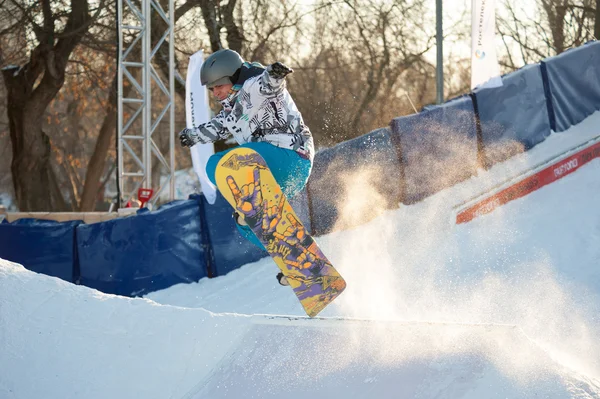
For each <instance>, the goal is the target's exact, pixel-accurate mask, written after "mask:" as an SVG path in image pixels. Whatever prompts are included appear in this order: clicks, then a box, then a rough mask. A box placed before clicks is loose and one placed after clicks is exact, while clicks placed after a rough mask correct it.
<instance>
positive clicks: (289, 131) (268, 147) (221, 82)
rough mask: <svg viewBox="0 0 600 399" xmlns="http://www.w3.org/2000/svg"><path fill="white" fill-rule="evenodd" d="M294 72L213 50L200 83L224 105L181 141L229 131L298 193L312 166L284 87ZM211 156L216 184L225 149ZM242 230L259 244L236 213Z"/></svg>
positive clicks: (209, 168) (286, 188)
mask: <svg viewBox="0 0 600 399" xmlns="http://www.w3.org/2000/svg"><path fill="white" fill-rule="evenodd" d="M292 72H293V69H291V68H289V67H287V66H286V65H284V64H282V63H281V62H275V63H273V64H271V65H269V66H267V67H266V68H265V67H264V66H262V65H261V64H259V63H256V62H253V63H250V62H245V61H244V60H243V59H242V57H241V56H240V55H239V54H238V53H237V52H235V51H233V50H230V49H222V50H218V51H216V52H214V53H213V54H211V55H210V56H209V57H208V58H206V60H205V61H204V63H203V64H202V68H201V69H200V82H201V83H202V85H204V86H206V87H207V88H208V90H210V91H211V92H212V94H213V95H214V96H215V97H216V98H217V99H218V100H219V101H220V102H221V105H222V106H223V109H222V110H221V111H220V112H219V113H218V114H217V115H216V116H215V117H214V118H213V119H211V120H210V121H209V122H207V123H204V124H201V125H199V126H196V127H194V128H192V129H183V130H182V131H181V132H180V133H179V139H180V141H181V145H182V146H184V147H192V146H193V145H195V144H197V143H212V142H215V141H217V140H223V139H226V138H228V137H229V136H233V137H234V139H235V140H236V141H237V142H238V144H239V145H240V146H241V147H248V148H251V149H253V150H254V151H256V152H258V153H259V154H260V155H261V156H262V157H263V158H264V160H265V161H266V163H267V166H268V167H269V169H270V170H271V172H272V173H273V176H274V178H275V180H276V181H277V183H278V184H279V186H280V187H281V189H282V191H283V193H284V194H285V195H286V196H287V197H288V198H291V197H293V196H294V195H296V194H297V193H298V192H300V191H301V190H302V189H303V188H304V186H305V185H306V182H307V181H308V178H309V176H310V172H311V169H312V162H313V158H314V144H313V138H312V134H311V132H310V130H309V129H308V127H307V126H306V125H305V124H304V121H303V119H302V115H301V114H300V111H299V110H298V108H297V107H296V104H295V103H294V100H293V99H292V97H291V95H290V93H289V92H288V90H287V89H286V82H285V77H286V76H287V75H289V74H290V73H292ZM229 151H231V149H229V150H225V151H222V152H218V153H216V154H214V155H213V156H211V157H210V158H209V160H208V162H207V165H206V172H207V175H208V178H209V179H210V180H211V181H212V183H213V184H215V185H216V182H215V170H216V168H217V165H218V163H219V161H220V160H221V159H222V158H223V157H224V156H225V155H226V154H227V153H228V152H229ZM233 217H234V220H235V223H236V226H237V228H238V230H239V231H240V234H241V235H242V236H243V237H245V238H246V239H248V240H249V241H250V242H252V243H253V244H254V245H256V246H258V247H259V248H262V249H264V247H263V245H262V244H261V242H260V241H259V240H258V238H257V237H256V236H255V235H254V233H253V232H252V230H251V229H250V228H249V227H248V225H247V224H246V223H245V221H244V218H243V217H242V216H241V215H240V214H239V213H238V212H234V213H233ZM277 281H279V283H280V284H281V285H289V283H288V281H287V280H286V278H285V276H284V275H283V273H279V274H277Z"/></svg>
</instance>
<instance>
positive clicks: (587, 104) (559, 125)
mask: <svg viewBox="0 0 600 399" xmlns="http://www.w3.org/2000/svg"><path fill="white" fill-rule="evenodd" d="M542 67H543V68H545V72H546V76H547V79H548V82H547V83H548V88H549V92H550V98H551V99H552V109H553V111H554V120H553V123H554V126H552V128H553V129H554V130H555V131H556V132H562V131H564V130H566V129H568V128H569V127H571V126H573V125H576V124H578V123H579V122H581V121H582V120H584V119H585V118H587V117H588V116H590V115H591V114H593V113H594V112H596V111H598V110H600V42H598V41H595V42H590V43H588V44H586V45H583V46H581V47H578V48H575V49H571V50H568V51H566V52H564V53H562V54H560V55H558V56H556V57H552V58H548V59H546V60H544V61H543V62H542Z"/></svg>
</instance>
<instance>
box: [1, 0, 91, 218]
mask: <svg viewBox="0 0 600 399" xmlns="http://www.w3.org/2000/svg"><path fill="white" fill-rule="evenodd" d="M101 7H102V2H101V3H100V5H99V8H101ZM5 12H7V13H10V14H12V15H13V16H14V17H15V20H20V21H23V22H24V23H26V24H27V28H28V29H27V30H28V33H30V34H31V35H32V37H33V38H32V40H31V43H30V44H31V53H30V55H29V59H28V60H27V62H26V63H25V64H24V65H22V66H9V67H5V68H4V69H3V73H2V75H3V77H4V83H5V85H6V89H7V92H8V106H7V111H8V117H9V121H10V135H11V141H12V149H13V161H12V165H11V169H12V175H13V184H14V188H15V195H16V199H17V203H18V205H19V208H20V209H21V210H22V211H35V210H43V209H46V210H47V209H48V208H50V209H53V210H65V209H67V205H66V203H65V200H64V198H63V195H62V193H61V192H60V190H59V186H58V182H57V178H56V175H55V172H54V170H53V168H52V166H51V163H50V159H51V143H50V139H49V137H48V135H47V134H46V133H45V132H44V131H43V130H42V120H43V117H44V113H45V110H46V108H47V107H48V105H49V104H50V103H51V102H52V100H53V99H54V97H55V96H56V94H57V93H58V92H59V90H60V89H61V87H62V86H63V84H64V81H65V70H66V68H67V63H68V60H69V57H70V55H71V53H72V52H73V50H74V49H75V47H76V46H77V44H78V43H79V42H80V40H81V38H82V36H83V34H84V33H85V32H86V30H87V28H88V27H89V25H90V23H91V21H92V20H93V16H91V15H90V10H89V5H88V2H87V1H86V0H71V2H70V3H69V4H64V3H63V2H59V3H58V4H51V2H50V1H48V0H44V1H41V2H39V3H38V2H33V1H31V2H18V1H16V0H13V1H12V4H11V5H10V7H7V8H6V9H5Z"/></svg>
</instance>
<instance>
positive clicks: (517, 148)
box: [474, 64, 550, 166]
mask: <svg viewBox="0 0 600 399" xmlns="http://www.w3.org/2000/svg"><path fill="white" fill-rule="evenodd" d="M502 82H503V86H501V87H495V88H479V89H475V91H474V95H475V101H476V102H477V104H476V106H477V109H478V112H479V119H480V122H481V131H482V140H483V148H484V157H483V158H484V162H485V164H486V166H491V165H493V164H494V163H498V162H502V161H504V160H506V159H508V158H510V157H512V156H514V155H516V154H518V153H520V152H523V151H527V150H529V149H531V148H533V147H534V146H535V145H537V144H538V143H540V142H542V141H544V140H545V139H546V137H548V135H550V120H549V116H548V108H547V103H546V95H545V91H544V83H543V80H542V73H541V70H540V65H539V64H535V65H527V66H525V67H523V68H521V69H519V70H518V71H515V72H512V73H510V74H508V75H505V76H503V77H502Z"/></svg>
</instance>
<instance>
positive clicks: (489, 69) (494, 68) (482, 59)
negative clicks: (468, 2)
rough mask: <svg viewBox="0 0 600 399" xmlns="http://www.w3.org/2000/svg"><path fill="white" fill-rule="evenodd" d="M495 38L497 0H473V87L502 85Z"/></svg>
mask: <svg viewBox="0 0 600 399" xmlns="http://www.w3.org/2000/svg"><path fill="white" fill-rule="evenodd" d="M495 39H496V1H495V0H472V9H471V89H474V88H475V87H477V86H482V87H483V86H484V87H498V86H502V78H501V77H500V65H498V57H497V55H496V43H495V41H496V40H495Z"/></svg>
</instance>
